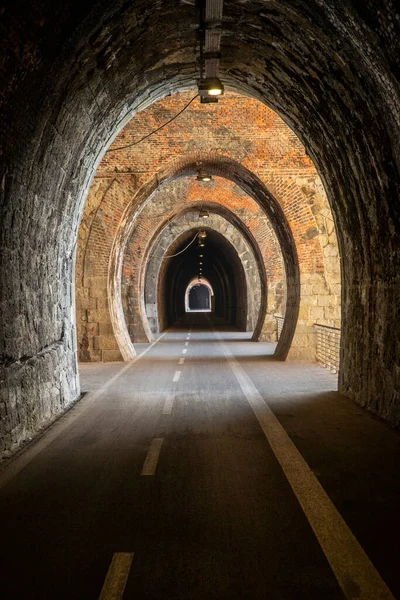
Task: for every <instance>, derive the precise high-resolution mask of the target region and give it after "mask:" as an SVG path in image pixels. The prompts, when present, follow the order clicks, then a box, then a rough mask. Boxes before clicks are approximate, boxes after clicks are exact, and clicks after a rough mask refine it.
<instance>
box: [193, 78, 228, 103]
mask: <svg viewBox="0 0 400 600" xmlns="http://www.w3.org/2000/svg"><path fill="white" fill-rule="evenodd" d="M198 87H199V94H200V99H201V98H204V97H205V98H207V97H208V96H211V97H212V98H215V97H216V96H222V95H223V93H224V86H223V85H222V82H221V80H220V78H219V77H206V78H205V79H202V80H200V81H199V84H198Z"/></svg>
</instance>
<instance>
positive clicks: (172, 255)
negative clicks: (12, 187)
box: [164, 233, 199, 258]
mask: <svg viewBox="0 0 400 600" xmlns="http://www.w3.org/2000/svg"><path fill="white" fill-rule="evenodd" d="M198 235H199V234H198V233H196V235H195V236H194V238H193V239H192V241H191V242H189V243H188V245H187V246H186V247H185V248H184V249H183V250H181V251H180V252H177V253H176V254H168V255H167V256H164V258H173V257H174V256H178V254H182V252H185V250H187V249H188V248H189V246H191V245H192V244H193V242H194V240H195V239H196V238H197V237H198Z"/></svg>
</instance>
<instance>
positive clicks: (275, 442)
mask: <svg viewBox="0 0 400 600" xmlns="http://www.w3.org/2000/svg"><path fill="white" fill-rule="evenodd" d="M215 333H216V335H217V337H218V339H219V343H220V345H221V346H222V350H223V352H224V354H225V357H226V359H227V361H228V363H229V366H230V368H231V369H232V371H233V373H234V374H235V376H236V379H237V381H238V382H239V385H240V387H241V388H242V391H243V393H244V395H245V396H246V398H247V401H248V403H249V404H250V406H251V408H252V409H253V412H254V414H255V416H256V418H257V420H258V422H259V424H260V426H261V429H262V430H263V432H264V434H265V437H266V438H267V440H268V442H269V444H270V446H271V448H272V450H273V452H274V454H275V456H276V458H277V459H278V461H279V463H280V465H281V467H282V469H283V471H284V473H285V475H286V477H287V479H288V481H289V483H290V485H291V487H292V490H293V492H294V493H295V495H296V497H297V500H298V501H299V503H300V506H301V507H302V509H303V511H304V514H305V516H306V517H307V519H308V522H309V523H310V525H311V527H312V529H313V531H314V534H315V536H316V538H317V540H318V542H319V544H320V546H321V548H322V550H323V552H324V554H325V556H326V558H327V559H328V562H329V564H330V566H331V569H332V571H333V573H334V574H335V577H336V579H337V581H338V583H339V585H340V587H341V588H342V590H343V592H344V594H345V596H346V598H348V599H349V600H350V599H354V598H357V600H378V599H379V600H394V597H393V596H392V594H391V592H390V590H389V588H388V587H387V586H386V584H385V582H384V581H383V579H382V578H381V576H380V575H379V573H378V571H377V570H376V569H375V567H374V565H373V564H372V562H371V561H370V559H369V558H368V556H367V555H366V554H365V552H364V550H363V549H362V547H361V546H360V544H359V543H358V541H357V540H356V538H355V537H354V535H353V533H352V531H351V530H350V528H349V527H348V526H347V524H346V523H345V521H344V520H343V518H342V517H341V515H340V514H339V512H338V511H337V510H336V508H335V506H334V505H333V503H332V502H331V500H330V498H329V497H328V495H327V494H326V492H325V490H324V489H323V488H322V486H321V484H320V483H319V481H318V479H317V478H316V477H315V475H314V474H313V472H312V471H311V469H310V467H309V466H308V465H307V463H306V461H305V460H304V458H303V457H302V456H301V454H300V452H299V451H298V450H297V448H296V446H295V445H294V444H293V442H292V441H291V439H290V438H289V436H288V434H287V433H286V431H285V430H284V428H283V427H282V425H281V424H280V423H279V421H278V419H277V418H276V417H275V415H274V414H273V412H272V411H271V409H270V408H269V406H268V404H267V403H266V402H265V400H264V399H263V397H262V396H261V394H260V393H259V391H258V390H257V388H256V387H255V385H254V384H253V382H252V381H251V379H250V378H249V376H248V375H247V373H246V372H245V371H244V369H243V368H242V366H241V365H240V364H239V362H238V361H237V360H236V358H235V357H234V356H233V354H232V352H231V351H230V350H229V348H228V347H227V346H226V345H225V344H224V343H223V342H222V341H221V339H220V336H219V334H218V333H217V332H215ZM354 590H357V592H356V595H355V593H354Z"/></svg>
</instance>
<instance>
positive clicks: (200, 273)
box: [158, 228, 247, 331]
mask: <svg viewBox="0 0 400 600" xmlns="http://www.w3.org/2000/svg"><path fill="white" fill-rule="evenodd" d="M200 236H204V237H200ZM189 244H190V245H189ZM164 261H167V265H166V268H165V271H161V273H160V277H161V278H162V280H161V281H160V282H159V288H158V289H159V296H158V305H159V309H158V313H159V315H160V321H161V322H162V323H164V324H165V327H169V326H171V325H172V324H174V323H175V322H177V321H179V320H182V319H183V318H184V317H185V312H186V307H185V295H186V290H187V287H188V284H189V283H190V281H191V280H192V279H193V278H195V277H197V278H198V281H199V283H201V281H202V278H204V279H206V280H207V281H208V282H209V283H210V285H211V286H212V289H213V290H214V311H213V314H212V315H211V319H212V320H213V321H214V320H218V322H222V323H226V324H228V325H234V326H235V327H237V328H238V329H239V330H242V331H246V328H247V285H246V278H245V274H244V270H243V266H242V264H241V261H240V259H239V256H238V254H237V252H235V249H234V248H233V247H232V245H231V244H230V243H229V242H228V241H227V240H226V238H224V236H223V235H221V234H220V233H218V232H216V231H212V230H208V229H207V228H204V229H201V230H198V231H193V230H191V231H188V232H186V233H185V234H183V235H182V236H181V239H180V240H178V241H177V242H176V243H175V244H174V245H173V247H172V248H170V249H169V250H168V252H167V253H166V255H165V257H164ZM202 287H205V286H202ZM194 289H195V288H194ZM206 298H207V299H208V292H207V296H206ZM204 301H205V300H204ZM189 302H190V293H189ZM204 308H209V307H206V306H204Z"/></svg>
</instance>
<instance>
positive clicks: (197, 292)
mask: <svg viewBox="0 0 400 600" xmlns="http://www.w3.org/2000/svg"><path fill="white" fill-rule="evenodd" d="M213 298H214V294H213V293H212V288H211V286H210V285H209V284H207V283H203V282H201V283H200V282H197V283H192V284H189V285H188V287H187V290H186V293H185V309H186V312H212V305H213Z"/></svg>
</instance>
